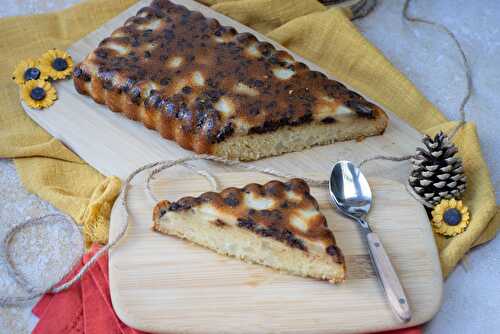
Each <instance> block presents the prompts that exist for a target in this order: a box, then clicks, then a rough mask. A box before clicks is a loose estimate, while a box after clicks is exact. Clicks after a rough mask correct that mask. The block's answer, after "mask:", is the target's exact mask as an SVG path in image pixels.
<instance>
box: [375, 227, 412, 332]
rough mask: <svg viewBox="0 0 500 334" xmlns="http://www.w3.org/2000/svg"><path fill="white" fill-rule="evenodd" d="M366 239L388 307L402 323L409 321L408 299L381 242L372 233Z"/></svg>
mask: <svg viewBox="0 0 500 334" xmlns="http://www.w3.org/2000/svg"><path fill="white" fill-rule="evenodd" d="M366 239H367V241H368V248H369V250H370V255H371V257H372V260H373V264H374V266H375V271H376V272H377V275H378V277H379V279H380V282H381V283H382V286H383V288H384V290H385V294H386V296H387V299H388V301H389V305H390V306H391V308H392V310H393V311H394V314H396V316H397V317H398V318H399V319H400V320H401V321H402V322H408V321H410V320H411V310H410V305H409V304H408V299H407V298H406V295H405V292H404V290H403V287H402V286H401V282H400V281H399V278H398V275H397V274H396V271H395V270H394V267H393V266H392V263H391V260H390V259H389V256H388V255H387V252H386V251H385V249H384V246H382V242H380V239H379V237H378V235H377V234H376V233H374V232H370V233H368V234H367V235H366Z"/></svg>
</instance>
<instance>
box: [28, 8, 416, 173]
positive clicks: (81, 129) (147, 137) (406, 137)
mask: <svg viewBox="0 0 500 334" xmlns="http://www.w3.org/2000/svg"><path fill="white" fill-rule="evenodd" d="M150 2H151V1H149V0H147V1H139V2H138V3H137V4H136V5H134V6H132V7H130V8H129V9H127V10H126V11H125V12H123V13H122V14H120V15H118V16H117V17H115V18H114V19H112V20H110V21H109V22H107V23H106V24H104V25H103V26H102V27H101V28H99V29H98V30H96V31H95V32H92V33H91V34H89V35H88V36H86V37H84V38H83V39H81V40H80V41H78V42H76V43H75V44H73V45H72V46H71V47H70V48H69V49H68V52H69V53H70V54H71V56H72V57H73V59H74V60H75V62H79V61H81V60H83V59H84V58H85V56H86V55H87V54H88V53H90V52H91V51H92V50H93V49H94V48H95V47H97V45H98V44H99V42H100V41H101V40H102V39H104V38H105V37H107V36H109V35H110V34H111V32H112V31H113V30H115V29H116V28H118V27H119V26H121V25H122V24H123V23H124V22H125V20H126V19H127V18H129V17H130V16H133V15H135V13H136V12H137V11H138V10H139V9H140V8H142V7H143V6H145V5H148V4H149V3H150ZM172 2H174V3H178V4H182V5H184V6H186V7H187V8H189V9H192V10H198V11H200V12H201V13H203V14H204V15H205V16H207V17H213V18H216V19H218V20H219V21H220V22H221V24H224V25H230V26H233V27H235V28H236V29H237V31H239V32H243V31H249V32H251V33H253V34H254V35H255V36H257V37H258V38H259V39H260V40H262V41H267V42H269V43H271V44H273V45H274V46H275V47H276V48H278V49H283V50H287V49H285V48H284V47H283V46H281V45H279V44H278V43H276V42H274V41H273V40H271V39H269V38H267V37H266V36H264V35H262V34H260V33H258V32H256V31H253V30H252V29H250V28H248V27H246V26H244V25H242V24H240V23H238V22H236V21H234V20H232V19H230V18H228V17H226V16H224V15H222V14H220V13H217V12H215V11H213V10H211V9H210V8H208V7H205V6H203V5H201V4H199V3H197V2H195V1H191V0H173V1H172ZM287 52H289V53H290V54H291V55H292V56H293V57H294V58H295V59H296V60H298V61H301V62H303V63H305V64H307V65H308V66H309V67H310V68H311V69H313V70H316V71H320V72H323V73H325V75H327V76H328V77H329V78H331V79H335V78H334V77H332V76H331V75H330V74H329V73H327V72H325V71H324V70H322V69H321V68H319V67H318V66H317V65H315V64H314V63H312V62H310V61H308V60H306V59H304V58H302V57H301V56H299V55H297V54H295V53H293V52H291V51H289V50H287ZM55 86H56V89H57V93H58V97H59V99H58V101H57V102H56V103H55V104H54V105H53V106H52V107H50V108H47V109H43V110H34V109H30V108H28V107H27V106H26V105H23V106H24V108H25V110H26V112H27V113H28V115H29V116H30V117H31V118H32V119H33V120H35V121H36V122H37V123H38V124H39V125H40V126H42V127H43V128H45V129H46V130H47V131H48V132H50V133H51V134H52V135H53V136H54V137H56V138H58V139H60V140H61V141H62V142H64V143H65V144H66V145H67V146H68V147H69V148H71V149H72V150H73V151H74V152H75V153H77V154H78V155H79V156H80V157H81V158H82V159H83V160H85V161H86V162H88V163H89V164H90V165H92V166H93V167H94V168H96V169H97V170H98V171H100V172H101V173H103V174H104V175H116V176H119V177H120V178H125V177H126V176H127V175H128V174H129V173H130V172H131V171H132V170H134V169H135V168H137V167H139V166H141V165H143V164H145V163H148V162H152V161H157V160H164V159H176V158H179V157H183V156H186V155H190V154H192V152H190V151H186V150H184V149H182V148H181V147H179V146H178V145H177V144H176V143H175V142H172V141H168V140H166V139H163V138H161V137H160V136H159V134H158V133H157V132H156V131H153V130H149V129H146V128H145V127H144V126H143V125H142V124H141V123H138V122H134V121H131V120H129V119H127V118H125V117H124V116H122V115H121V114H117V113H113V112H111V111H110V110H109V109H107V108H106V107H105V106H103V105H99V104H97V103H95V102H94V101H93V100H92V99H91V98H89V97H87V96H82V95H80V94H78V93H77V92H76V90H75V88H74V86H73V82H72V80H62V81H58V82H55ZM365 98H367V97H365ZM367 99H368V100H369V98H367ZM382 107H383V106H382ZM386 112H387V113H388V115H389V117H390V121H389V126H388V127H387V129H386V131H385V133H384V135H382V136H376V137H370V138H366V139H364V140H363V141H361V142H356V141H349V142H339V143H335V144H333V145H327V146H321V147H316V148H313V149H310V150H307V151H303V152H296V153H290V154H285V155H283V156H280V157H274V158H269V159H264V160H260V161H258V162H255V163H254V164H256V165H260V166H267V167H273V168H277V169H286V170H287V171H289V172H291V173H297V174H300V173H302V172H303V171H315V172H323V173H328V172H329V170H330V168H331V166H332V164H333V162H334V161H336V160H340V159H345V160H352V161H355V162H359V161H361V160H363V159H365V158H366V157H370V156H374V155H379V154H383V155H406V154H408V153H411V152H413V151H414V150H415V146H416V145H418V144H419V139H420V138H421V136H420V134H419V133H418V132H417V131H416V130H414V129H413V128H411V127H410V126H409V125H408V124H406V123H404V122H403V121H402V120H400V119H399V118H397V117H396V116H395V115H394V114H393V113H391V112H390V111H387V110H386ZM205 168H209V169H217V168H216V167H214V166H213V165H206V166H205ZM219 170H220V168H219ZM365 173H367V174H369V175H370V174H371V175H381V176H384V177H387V178H391V179H396V180H401V179H402V178H403V177H406V176H407V175H408V165H407V164H405V163H392V162H391V163H388V162H386V161H375V162H372V163H370V164H368V165H366V168H365Z"/></svg>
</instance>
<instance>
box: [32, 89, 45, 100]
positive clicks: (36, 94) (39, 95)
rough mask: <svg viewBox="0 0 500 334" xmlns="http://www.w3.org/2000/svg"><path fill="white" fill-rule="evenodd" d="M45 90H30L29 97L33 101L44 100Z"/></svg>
mask: <svg viewBox="0 0 500 334" xmlns="http://www.w3.org/2000/svg"><path fill="white" fill-rule="evenodd" d="M45 95H46V94H45V89H43V88H41V87H35V88H33V89H32V90H31V92H30V96H31V98H32V99H33V100H35V101H41V100H43V99H44V98H45Z"/></svg>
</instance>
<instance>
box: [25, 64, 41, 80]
mask: <svg viewBox="0 0 500 334" xmlns="http://www.w3.org/2000/svg"><path fill="white" fill-rule="evenodd" d="M38 78H40V70H39V69H38V68H36V67H30V68H28V69H27V70H26V71H24V80H26V81H28V80H36V79H38Z"/></svg>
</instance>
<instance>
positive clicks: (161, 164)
mask: <svg viewBox="0 0 500 334" xmlns="http://www.w3.org/2000/svg"><path fill="white" fill-rule="evenodd" d="M410 1H411V0H405V3H404V6H403V12H402V15H403V18H404V19H405V20H407V21H408V22H413V23H424V24H428V25H431V26H434V27H436V28H439V29H441V30H442V31H444V32H445V33H446V34H447V35H448V36H450V37H451V39H452V40H453V42H454V43H455V45H456V47H457V48H458V50H459V52H460V56H461V58H462V62H463V65H464V69H465V77H466V83H467V92H466V95H465V96H464V97H463V99H462V102H461V104H460V107H459V113H460V119H459V123H458V124H457V126H456V127H455V128H454V129H453V130H452V131H451V132H450V134H449V138H450V140H452V139H453V138H454V136H455V135H456V134H457V132H458V131H459V130H460V128H462V127H463V126H464V124H465V110H464V108H465V105H466V104H467V102H468V101H469V99H470V97H471V95H472V90H473V84H472V73H471V69H470V64H469V61H468V59H467V57H466V55H465V52H464V50H463V48H462V47H461V45H460V43H459V41H458V39H457V38H456V37H455V35H454V34H453V32H451V31H450V30H449V29H448V28H447V27H446V26H444V25H442V24H439V23H436V22H433V21H429V20H427V19H424V18H420V17H417V16H412V15H410V14H409V12H408V10H409V4H410ZM374 3H376V1H374ZM371 10H373V6H372V7H371V8H370V9H369V10H368V11H367V12H366V13H364V15H359V17H363V16H366V15H367V13H368V12H370V11H371ZM355 18H356V17H355ZM414 157H415V154H411V155H405V156H400V157H394V156H384V155H377V156H374V157H371V158H368V159H365V160H363V161H361V162H360V163H359V167H361V166H362V165H364V164H365V163H367V162H370V161H374V160H387V161H394V162H398V161H407V160H410V159H412V158H414ZM196 160H208V161H214V162H219V163H222V164H225V165H228V166H234V167H239V168H243V169H247V170H252V171H257V172H261V173H265V174H269V175H273V176H277V177H282V178H288V179H290V178H302V179H304V180H305V181H306V182H307V183H309V184H311V185H313V186H324V185H327V184H328V180H316V179H311V178H307V177H303V176H299V175H293V174H289V173H285V172H281V171H278V170H274V169H272V168H265V167H259V166H255V165H248V164H244V163H241V162H240V161H236V160H228V159H225V158H221V157H216V156H211V155H193V156H188V157H185V158H180V159H177V160H164V161H157V162H153V163H150V164H147V165H144V166H141V167H139V168H137V169H136V170H134V171H133V172H132V173H131V174H130V175H129V176H128V177H127V179H126V180H125V182H124V185H123V188H122V191H121V193H120V197H119V200H120V202H119V204H120V205H122V206H123V209H124V210H123V213H124V215H125V224H123V226H122V227H121V230H120V231H119V233H118V234H117V235H116V236H115V237H114V238H113V239H112V240H109V241H108V243H107V244H106V245H104V246H103V247H101V248H100V249H99V250H98V251H97V252H96V253H95V254H94V255H93V256H92V257H91V258H90V260H89V261H88V262H87V263H85V264H84V265H83V267H82V268H81V269H80V270H79V271H78V272H77V273H76V274H75V275H74V276H73V277H72V278H71V279H69V280H68V281H66V282H65V283H63V284H60V285H57V283H56V284H54V285H52V286H50V287H49V288H36V287H34V286H33V285H31V283H30V282H29V280H28V279H27V278H26V277H25V276H24V274H22V273H21V272H20V271H19V270H18V269H17V268H16V266H15V264H14V261H13V259H12V254H11V253H10V249H9V245H10V242H11V241H12V239H13V238H14V236H15V235H16V234H17V233H19V232H21V231H22V230H24V229H26V228H29V227H32V226H35V225H41V224H49V223H50V224H60V223H65V224H69V225H71V227H72V228H73V229H74V230H78V232H79V229H78V227H77V225H76V223H75V222H74V221H73V220H72V219H71V217H68V216H67V215H64V214H50V215H45V216H42V217H37V218H32V219H28V220H26V221H24V222H23V223H21V224H18V225H16V226H14V227H13V228H12V229H10V230H9V231H8V232H7V234H6V235H5V237H4V239H3V240H2V242H1V244H0V251H1V252H2V254H4V257H5V263H6V267H7V273H8V274H9V275H10V276H11V277H12V278H13V279H14V280H15V281H16V283H17V284H18V285H19V286H20V287H22V288H24V290H25V291H26V292H27V294H26V295H24V296H0V306H18V305H22V304H25V303H27V302H29V301H31V300H33V299H35V298H37V297H40V296H42V295H44V294H46V293H53V294H56V293H59V292H61V291H64V290H66V289H68V288H69V287H71V286H72V285H73V284H75V283H76V282H78V281H79V280H80V279H81V278H82V276H83V275H84V274H85V273H86V272H87V271H88V270H89V269H90V267H91V266H93V265H94V263H95V262H97V260H98V259H99V258H100V257H101V256H102V255H103V254H104V253H105V252H107V251H109V249H111V248H112V247H114V246H115V245H116V244H117V243H118V242H119V241H120V240H121V239H122V238H123V237H124V236H125V233H126V232H127V229H128V224H129V217H130V212H129V208H128V205H127V204H128V203H127V195H128V191H129V186H130V182H131V181H132V180H133V179H134V178H135V177H136V176H137V175H138V174H139V173H141V172H143V171H145V170H151V171H150V173H149V175H148V176H147V178H146V184H145V190H146V193H147V194H148V196H149V198H150V199H151V200H152V201H154V202H157V201H158V199H157V198H156V197H155V196H154V194H153V192H152V191H151V187H150V183H151V181H152V180H153V179H154V177H155V176H156V175H158V174H159V173H160V172H162V171H163V170H165V169H168V168H170V167H173V166H176V165H182V166H185V167H187V168H190V169H193V170H194V171H195V172H196V173H198V174H200V175H202V176H204V177H205V178H207V180H208V181H209V182H210V184H211V186H212V187H213V188H214V190H217V189H218V185H217V181H216V179H215V177H214V176H213V175H212V174H211V173H210V172H208V171H206V170H199V169H196V168H194V167H193V166H191V165H189V164H186V162H189V161H196ZM406 189H407V191H408V192H409V193H410V194H411V195H412V196H413V197H414V198H415V199H416V200H417V201H419V202H420V203H421V204H423V205H424V206H426V207H430V208H432V207H433V205H432V204H430V203H429V202H427V201H426V200H424V199H423V198H422V197H420V196H419V195H418V194H417V193H416V192H415V191H414V190H413V188H412V187H411V186H410V185H409V183H408V182H407V183H406ZM47 218H53V219H51V220H47ZM82 256H83V239H82V246H81V247H80V251H79V253H78V255H77V256H75V258H74V259H73V261H72V266H71V268H73V266H74V265H75V264H76V262H77V261H79V259H80V258H81V257H82ZM67 274H68V273H63V274H61V275H60V277H58V279H57V281H60V280H61V279H62V278H63V277H64V276H66V275H67Z"/></svg>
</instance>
